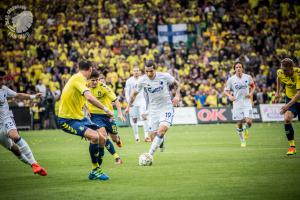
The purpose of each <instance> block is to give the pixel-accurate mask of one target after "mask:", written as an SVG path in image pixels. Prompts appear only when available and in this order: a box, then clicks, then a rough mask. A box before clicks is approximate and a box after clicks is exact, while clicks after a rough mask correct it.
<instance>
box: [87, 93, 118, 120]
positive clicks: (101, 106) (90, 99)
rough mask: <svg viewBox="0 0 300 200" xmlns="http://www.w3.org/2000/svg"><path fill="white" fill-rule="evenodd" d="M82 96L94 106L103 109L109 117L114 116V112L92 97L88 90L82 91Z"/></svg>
mask: <svg viewBox="0 0 300 200" xmlns="http://www.w3.org/2000/svg"><path fill="white" fill-rule="evenodd" d="M84 96H85V98H86V100H87V101H88V102H90V103H91V104H93V105H94V106H96V107H98V108H100V109H102V110H104V111H105V112H106V113H107V114H108V115H110V116H111V117H113V116H114V113H113V112H111V111H110V110H109V109H108V108H107V107H105V106H104V105H103V104H102V103H101V102H100V101H98V100H97V99H96V97H94V96H93V95H92V94H91V92H90V91H85V92H84Z"/></svg>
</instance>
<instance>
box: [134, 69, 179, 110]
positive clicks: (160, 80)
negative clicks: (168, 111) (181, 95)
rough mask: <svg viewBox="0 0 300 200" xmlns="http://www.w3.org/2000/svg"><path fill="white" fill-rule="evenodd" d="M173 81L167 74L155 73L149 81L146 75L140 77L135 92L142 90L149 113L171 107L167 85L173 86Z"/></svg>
mask: <svg viewBox="0 0 300 200" xmlns="http://www.w3.org/2000/svg"><path fill="white" fill-rule="evenodd" d="M174 81H175V78H174V77H173V76H171V75H170V74H169V73H162V72H156V75H155V78H154V79H153V80H150V79H149V78H148V76H147V75H143V76H141V78H140V79H139V81H138V83H137V85H136V91H137V92H141V91H142V90H144V92H145V99H146V104H147V107H148V108H149V112H151V110H160V109H161V108H165V107H173V105H172V101H171V95H170V90H169V85H170V84H173V83H174Z"/></svg>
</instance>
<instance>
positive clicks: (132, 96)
mask: <svg viewBox="0 0 300 200" xmlns="http://www.w3.org/2000/svg"><path fill="white" fill-rule="evenodd" d="M137 95H138V92H137V91H136V90H134V91H132V93H131V95H130V100H129V102H128V105H127V107H126V109H125V111H124V114H125V115H127V114H128V113H129V110H130V107H131V106H132V104H133V102H134V100H135V98H136V96H137Z"/></svg>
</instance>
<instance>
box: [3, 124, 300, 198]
mask: <svg viewBox="0 0 300 200" xmlns="http://www.w3.org/2000/svg"><path fill="white" fill-rule="evenodd" d="M294 128H295V132H296V134H295V135H296V145H297V137H298V138H299V132H300V124H298V123H296V124H295V126H294ZM119 132H120V135H121V137H122V139H123V141H124V145H125V146H124V147H123V148H121V149H119V148H118V147H116V149H117V151H118V153H119V154H120V155H121V157H122V159H123V161H124V164H123V165H121V166H117V165H115V164H114V160H113V157H112V156H111V155H110V154H109V153H108V152H107V151H106V152H105V153H106V154H105V160H104V163H103V169H104V171H105V172H106V173H107V174H108V175H109V176H110V178H111V179H110V180H109V181H106V182H101V181H89V180H88V179H87V176H88V173H89V171H90V169H91V166H90V158H89V154H88V142H87V141H85V140H81V139H80V137H76V136H72V135H69V134H67V133H64V132H62V131H60V130H56V131H30V132H24V131H21V135H22V137H23V138H25V139H26V140H27V142H28V143H29V145H30V146H31V148H32V150H33V152H34V155H35V157H36V158H37V160H38V161H39V162H40V164H41V165H43V166H45V167H46V168H47V171H48V176H47V177H40V176H38V175H33V173H32V171H31V168H30V167H29V166H26V165H24V164H23V163H21V162H20V161H19V160H18V159H16V158H15V157H14V155H13V154H12V153H10V152H8V151H7V150H5V149H4V148H2V147H1V148H0V199H3V200H4V199H5V200H8V199H18V200H19V199H22V200H26V199H28V200H29V199H30V200H33V199H38V200H47V199H51V200H57V199H70V200H71V199H72V200H74V199H97V200H100V199H109V200H112V199H117V200H123V199H124V200H125V199H126V200H127V199H128V200H131V199H132V200H138V199H149V200H150V199H151V200H152V199H156V200H164V199H170V200H177V199H178V200H182V199H205V200H207V199H255V200H259V199H284V200H286V199H293V200H294V199H300V155H299V154H296V155H294V156H292V157H287V156H286V155H285V153H286V151H287V148H288V144H287V141H286V137H285V134H284V131H283V125H282V124H279V123H272V124H267V123H265V124H262V123H257V124H255V125H254V127H253V128H252V129H250V134H251V137H250V139H249V140H248V143H247V147H246V148H241V147H240V144H239V138H238V136H237V135H236V134H235V125H234V124H221V125H197V126H194V125H193V126H174V127H171V129H170V130H169V132H168V135H167V141H166V150H165V152H162V153H161V152H159V151H158V152H156V154H155V156H154V164H153V166H150V167H141V166H138V156H139V155H140V154H141V153H143V152H147V151H148V149H149V146H150V143H145V142H141V143H139V144H135V143H134V140H133V134H132V131H131V129H130V128H120V129H119ZM141 132H142V129H140V135H141V136H142V133H141ZM298 144H300V140H298Z"/></svg>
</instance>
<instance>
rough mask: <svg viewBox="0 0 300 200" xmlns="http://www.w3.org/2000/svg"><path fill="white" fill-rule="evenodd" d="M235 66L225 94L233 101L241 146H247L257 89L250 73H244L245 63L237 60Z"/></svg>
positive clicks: (233, 112) (234, 117) (233, 110)
mask: <svg viewBox="0 0 300 200" xmlns="http://www.w3.org/2000/svg"><path fill="white" fill-rule="evenodd" d="M233 68H234V70H235V75H233V76H231V77H230V78H229V79H228V80H227V83H226V87H225V89H224V94H225V95H226V96H227V97H228V98H229V99H230V101H232V102H233V109H232V115H233V119H234V120H237V134H238V135H239V136H240V140H241V147H246V139H247V138H248V134H249V133H248V129H249V128H250V127H251V125H252V118H253V111H252V103H251V100H250V98H251V97H252V95H253V92H254V90H255V84H254V82H253V79H252V77H251V76H250V75H248V74H245V73H243V71H244V65H243V64H242V63H241V62H236V63H235V64H234V66H233ZM231 91H232V92H233V94H232V93H231Z"/></svg>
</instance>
